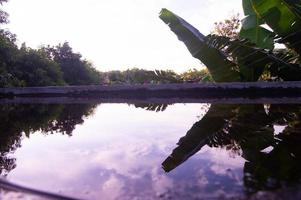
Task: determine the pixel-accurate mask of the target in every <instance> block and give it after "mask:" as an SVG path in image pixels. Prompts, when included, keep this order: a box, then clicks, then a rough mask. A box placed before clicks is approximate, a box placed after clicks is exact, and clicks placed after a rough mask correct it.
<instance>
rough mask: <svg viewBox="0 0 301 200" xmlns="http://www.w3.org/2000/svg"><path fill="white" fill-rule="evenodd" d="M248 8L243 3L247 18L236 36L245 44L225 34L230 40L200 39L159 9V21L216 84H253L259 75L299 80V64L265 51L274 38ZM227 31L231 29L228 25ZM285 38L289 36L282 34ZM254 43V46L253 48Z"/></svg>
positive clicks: (166, 11) (173, 16) (297, 8)
mask: <svg viewBox="0 0 301 200" xmlns="http://www.w3.org/2000/svg"><path fill="white" fill-rule="evenodd" d="M266 1H269V0H266ZM263 4H264V3H262V4H260V5H259V3H258V5H257V6H258V7H260V8H261V6H262V5H263ZM295 4H296V3H294V2H293V3H292V4H290V5H295ZM277 5H278V4H277ZM250 6H251V7H250ZM252 6H253V7H254V5H253V2H252V1H250V0H246V1H244V10H245V13H246V14H247V17H246V18H245V19H244V20H243V26H242V29H241V32H240V36H241V37H242V36H244V37H245V38H246V39H247V40H246V39H243V38H235V36H233V34H230V33H229V32H227V31H225V30H224V31H225V32H224V33H223V34H224V35H226V34H228V36H230V35H231V36H232V37H234V38H229V37H226V36H216V35H208V36H204V35H203V34H201V33H200V32H199V31H198V30H197V29H196V28H194V27H193V26H191V25H190V24H189V23H187V22H186V21H185V20H184V19H182V18H180V17H179V16H177V15H175V14H174V13H172V12H170V11H168V10H167V9H162V11H161V13H160V18H161V19H162V20H163V21H164V22H165V23H166V24H167V25H168V26H169V27H170V28H171V30H172V31H173V32H174V33H175V34H176V35H177V36H178V38H179V39H180V40H181V41H183V42H184V43H185V45H186V46H187V48H188V50H189V51H190V53H191V54H192V56H194V57H195V58H198V59H199V60H201V61H202V62H203V63H204V64H205V65H206V67H207V68H208V70H209V72H210V74H211V76H212V78H213V79H214V81H216V82H233V81H257V80H259V79H260V78H262V75H263V74H270V75H272V76H274V77H273V78H272V79H273V80H285V81H296V80H301V67H300V64H299V63H292V62H288V61H287V59H286V58H287V57H288V56H286V55H284V56H279V54H277V53H276V52H275V53H274V52H271V51H269V49H272V48H273V47H272V46H273V45H274V35H275V34H274V33H273V32H269V34H265V33H263V32H265V31H263V29H264V28H262V26H260V25H261V24H263V22H262V21H260V23H259V21H258V20H259V19H260V20H261V19H262V17H261V18H260V17H259V16H258V15H259V14H260V13H259V14H258V11H257V10H255V11H254V10H253V7H252ZM294 9H295V10H298V12H299V11H300V9H301V8H300V7H296V6H295V7H294ZM262 12H263V11H262ZM266 12H267V11H266ZM296 12H297V11H296ZM265 17H267V16H265ZM267 18H268V17H267ZM268 19H269V18H268ZM294 19H295V21H294V22H296V24H298V22H297V20H298V19H297V18H294ZM277 20H278V21H277ZM254 21H255V22H258V23H255V22H254ZM271 21H273V20H271ZM235 22H236V21H235ZM278 22H279V23H282V19H281V18H280V19H278V18H276V19H274V21H273V23H278ZM231 23H232V24H233V23H234V22H231V20H230V21H229V24H231ZM270 23H272V22H270ZM270 23H269V24H270ZM283 23H284V22H283ZM222 25H223V23H221V26H222ZM290 25H291V26H292V27H294V26H297V25H295V24H294V23H291V24H290ZM225 26H226V25H225ZM229 27H235V26H234V25H233V26H232V25H231V26H229ZM273 27H276V26H273ZM281 27H282V26H281ZM285 28H287V29H294V30H295V28H289V27H285ZM221 30H222V29H220V30H219V31H220V33H219V34H221V32H222V31H221ZM299 30H301V29H299ZM254 33H256V34H254ZM276 33H277V32H276ZM244 34H245V35H244ZM277 34H279V33H277ZM286 34H291V33H288V32H286ZM292 34H293V36H294V39H295V44H298V43H299V42H300V39H298V38H297V37H295V36H296V34H297V33H296V32H293V33H292ZM272 35H273V37H272ZM284 35H285V34H284ZM249 36H251V37H249ZM271 38H272V40H271ZM289 38H291V36H290V35H286V36H285V38H281V40H280V41H284V40H285V41H288V39H289ZM299 38H301V37H299ZM257 41H260V42H257ZM261 42H264V43H261ZM254 43H256V44H257V46H256V45H255V44H254ZM288 43H289V45H290V46H291V47H293V48H294V50H296V51H297V52H298V48H297V47H296V45H295V44H294V45H295V46H293V44H292V42H290V41H288Z"/></svg>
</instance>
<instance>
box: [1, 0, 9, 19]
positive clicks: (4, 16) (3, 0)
mask: <svg viewBox="0 0 301 200" xmlns="http://www.w3.org/2000/svg"><path fill="white" fill-rule="evenodd" d="M7 1H8V0H0V5H2V4H3V3H6V2H7ZM5 23H8V14H7V13H6V12H5V11H3V10H1V9H0V24H5Z"/></svg>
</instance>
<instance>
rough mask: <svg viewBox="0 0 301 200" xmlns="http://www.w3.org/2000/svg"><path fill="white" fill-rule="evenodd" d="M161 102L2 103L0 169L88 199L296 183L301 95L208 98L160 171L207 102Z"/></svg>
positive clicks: (191, 194)
mask: <svg viewBox="0 0 301 200" xmlns="http://www.w3.org/2000/svg"><path fill="white" fill-rule="evenodd" d="M167 106H169V105H166V104H135V105H134V107H135V108H143V109H144V110H142V109H133V107H128V106H126V105H108V106H106V105H102V107H101V108H102V109H95V108H96V105H85V104H81V105H2V107H1V108H0V120H1V123H0V174H1V176H7V175H8V177H9V176H11V177H9V178H10V179H11V180H13V181H14V180H21V181H20V182H19V183H26V184H29V186H32V187H38V186H40V185H41V187H40V188H39V189H46V190H51V188H58V189H59V190H62V191H64V192H66V194H69V195H73V194H78V195H80V197H83V198H84V197H88V198H87V199H98V197H99V196H100V195H101V196H103V197H104V198H105V199H134V198H138V199H169V198H172V199H183V198H188V199H193V198H195V199H204V198H207V197H208V198H213V199H219V198H223V199H226V197H229V199H231V198H232V199H233V198H234V197H235V198H236V197H241V195H242V193H243V190H244V191H246V192H247V193H248V194H252V193H254V192H257V191H259V190H273V189H276V188H284V187H286V186H295V185H298V184H299V185H300V180H301V170H300V169H301V155H300V152H301V147H300V143H301V123H300V117H301V106H300V105H212V106H211V107H210V108H209V110H208V112H207V113H206V114H205V115H204V116H203V117H202V119H201V120H200V121H198V122H196V123H195V124H194V125H193V126H192V128H191V129H190V130H189V131H188V132H187V134H186V136H184V137H182V138H181V139H180V141H179V142H178V146H177V147H176V148H175V149H174V150H173V152H172V154H171V155H170V156H169V157H168V158H167V159H166V160H165V161H164V162H163V164H162V165H163V169H164V170H165V171H166V172H169V173H164V172H163V170H162V169H160V163H161V162H162V160H164V159H165V158H166V156H167V155H168V154H169V153H170V152H171V151H172V149H173V148H174V141H175V140H177V138H179V137H180V136H181V135H182V133H183V132H185V131H187V129H188V128H189V127H190V126H191V124H193V123H194V122H195V121H197V119H196V115H198V114H202V113H200V112H201V110H207V106H208V104H202V105H201V104H198V105H194V106H191V105H190V106H184V105H172V106H170V107H168V109H166V108H167ZM200 107H201V109H200V110H197V109H199V108H200ZM145 110H146V111H154V112H146V111H145ZM187 110H188V111H187ZM94 111H95V115H97V116H93V119H91V120H87V121H85V123H84V117H87V116H89V115H91V114H92V113H94ZM163 111H164V112H163ZM191 115H194V116H191ZM188 118H189V120H187V119H188ZM117 123H118V126H116V124H117ZM78 124H83V126H78V127H76V125H78ZM84 125H85V126H84ZM36 133H42V134H44V135H47V137H45V138H41V137H39V136H37V135H39V134H36ZM59 133H61V134H59ZM78 133H80V134H78ZM83 133H85V134H83ZM49 134H52V135H49ZM62 135H67V136H72V137H62ZM25 136H26V137H28V138H29V137H30V139H24V137H25ZM52 136H53V137H52ZM37 138H38V139H37ZM23 139H24V140H26V143H25V144H26V145H24V140H23ZM35 139H36V140H35ZM21 141H22V148H20V147H21ZM44 145H45V146H44ZM24 146H26V148H24ZM17 149H22V151H20V152H17V153H18V155H17V156H16V158H18V160H16V159H15V158H12V157H11V156H10V155H11V153H13V152H14V151H16V150H17ZM35 151H38V153H37V152H35ZM33 152H34V153H33ZM224 152H229V155H230V156H229V155H228V154H227V153H224ZM195 154H198V155H197V156H193V155H195ZM13 155H15V154H13ZM41 155H42V157H43V156H44V155H45V156H44V157H43V158H42V157H41ZM233 157H234V158H233ZM188 160H189V161H188ZM220 161H223V162H220ZM184 162H185V164H184ZM16 163H18V167H17V164H16ZM180 166H181V167H180ZM66 169H68V170H66ZM12 174H13V175H12ZM55 176H57V177H55ZM53 177H55V178H53ZM86 191H88V192H86ZM52 192H57V191H56V190H52ZM89 192H90V193H89ZM85 195H87V196H85ZM225 195H229V196H225ZM0 198H1V196H0Z"/></svg>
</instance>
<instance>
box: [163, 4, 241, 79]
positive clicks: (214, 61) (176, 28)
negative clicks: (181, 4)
mask: <svg viewBox="0 0 301 200" xmlns="http://www.w3.org/2000/svg"><path fill="white" fill-rule="evenodd" d="M160 18H161V19H162V20H163V21H164V22H165V23H166V24H167V25H168V26H169V27H170V29H171V30H172V31H173V32H174V33H175V34H176V35H177V36H178V38H179V40H181V41H183V42H184V43H185V45H186V47H187V48H188V50H189V51H190V53H191V54H192V56H193V57H195V58H197V59H199V60H201V61H202V62H203V63H204V64H205V66H206V67H207V68H208V70H209V72H210V74H211V76H212V78H213V79H214V80H215V81H217V82H229V81H240V76H239V73H238V72H237V71H236V70H235V64H234V63H232V62H231V61H230V60H228V59H227V56H226V55H225V54H224V53H223V52H222V51H220V50H219V49H216V48H214V47H212V46H210V45H208V44H207V42H206V40H207V39H206V37H205V36H204V35H203V34H201V33H200V32H199V31H198V30H197V29H196V28H194V27H193V26H191V25H190V24H189V23H188V22H186V21H185V20H184V19H182V18H181V17H179V16H177V15H175V14H174V13H172V12H170V11H169V10H167V9H162V11H161V13H160Z"/></svg>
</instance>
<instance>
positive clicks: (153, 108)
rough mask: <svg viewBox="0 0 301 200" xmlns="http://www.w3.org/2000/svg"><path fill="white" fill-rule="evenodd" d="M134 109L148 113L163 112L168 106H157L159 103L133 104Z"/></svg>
mask: <svg viewBox="0 0 301 200" xmlns="http://www.w3.org/2000/svg"><path fill="white" fill-rule="evenodd" d="M134 106H135V107H136V108H142V109H145V110H148V111H155V112H163V111H165V110H166V108H167V107H168V106H169V104H159V103H136V104H134Z"/></svg>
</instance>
